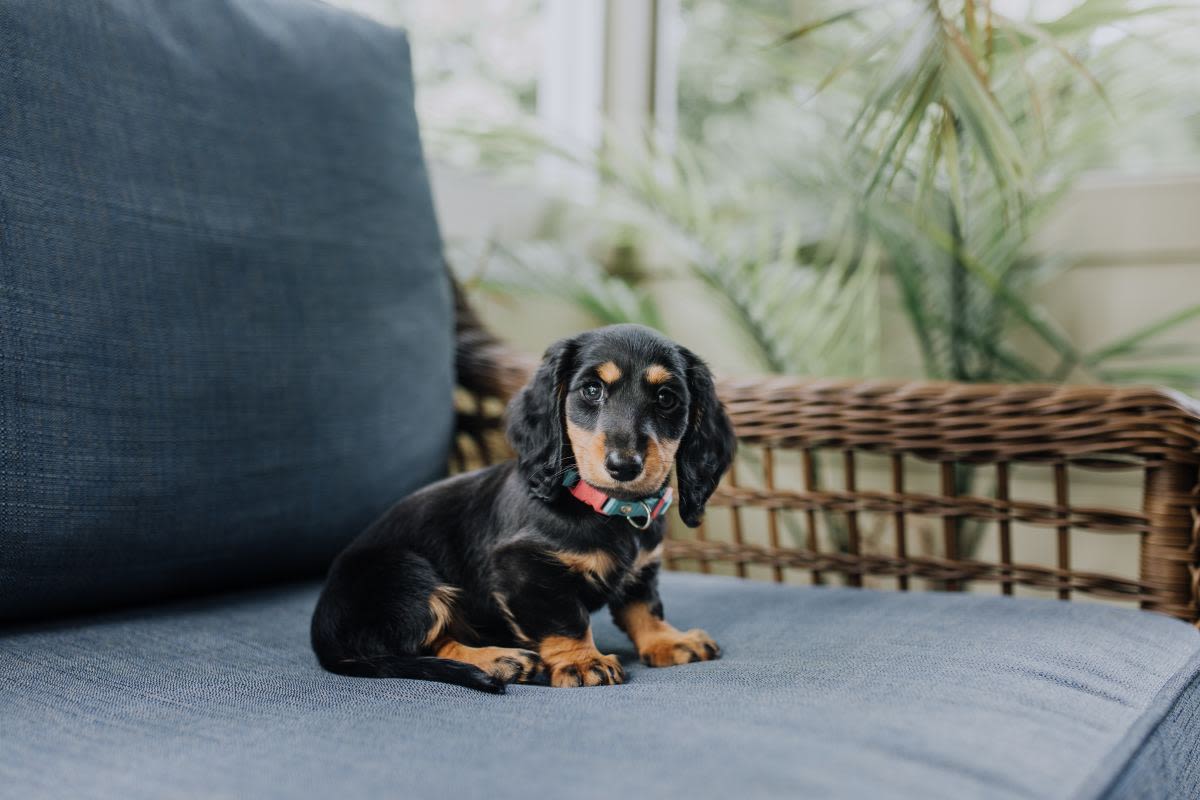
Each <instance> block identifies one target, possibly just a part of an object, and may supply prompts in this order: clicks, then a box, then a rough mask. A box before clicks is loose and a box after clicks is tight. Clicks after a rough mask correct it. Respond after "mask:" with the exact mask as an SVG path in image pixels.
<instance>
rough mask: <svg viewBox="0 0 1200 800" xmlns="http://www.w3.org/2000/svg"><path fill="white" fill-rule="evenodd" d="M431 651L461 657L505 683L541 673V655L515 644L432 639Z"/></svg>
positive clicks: (450, 656)
mask: <svg viewBox="0 0 1200 800" xmlns="http://www.w3.org/2000/svg"><path fill="white" fill-rule="evenodd" d="M433 652H434V655H436V656H437V657H438V658H448V659H450V660H452V661H461V662H463V663H464V664H470V665H471V666H473V667H476V668H478V669H481V670H483V671H484V672H486V673H487V674H488V675H491V676H492V677H494V678H497V679H499V680H502V681H504V682H505V683H530V682H531V681H533V680H534V679H536V678H537V676H538V675H540V674H541V673H542V659H541V657H540V656H539V655H538V654H537V653H535V652H533V651H532V650H521V649H518V648H516V647H471V646H469V645H465V644H462V643H461V642H458V641H455V640H454V639H449V638H446V639H442V640H440V641H438V642H437V643H435V645H434V648H433Z"/></svg>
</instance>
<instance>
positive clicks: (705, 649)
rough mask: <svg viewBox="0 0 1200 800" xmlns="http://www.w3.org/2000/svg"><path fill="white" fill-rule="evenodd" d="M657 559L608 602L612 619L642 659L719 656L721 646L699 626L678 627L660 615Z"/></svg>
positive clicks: (655, 662) (661, 661)
mask: <svg viewBox="0 0 1200 800" xmlns="http://www.w3.org/2000/svg"><path fill="white" fill-rule="evenodd" d="M658 567H659V565H658V563H653V564H650V565H648V566H647V567H646V568H645V569H643V570H642V571H641V573H639V574H638V577H637V579H636V580H635V581H634V582H633V583H632V584H631V585H630V586H629V587H628V588H627V589H626V590H625V592H624V594H623V595H622V597H621V599H620V600H619V601H617V602H614V603H613V604H612V616H613V621H614V622H616V623H617V627H619V628H620V629H621V630H623V631H625V633H626V635H627V636H629V638H630V640H632V641H633V644H634V646H635V647H636V648H637V651H638V656H639V657H640V658H641V659H642V663H644V664H647V665H649V666H651V667H670V666H673V665H675V664H687V663H688V662H691V661H710V660H712V659H714V658H720V657H721V648H720V647H718V646H717V643H716V642H714V641H713V640H712V638H711V637H709V635H708V634H707V633H705V632H704V631H702V630H700V629H699V628H693V629H692V630H690V631H681V630H679V629H677V628H675V627H674V626H673V625H670V624H668V623H667V622H666V621H665V620H664V619H663V607H662V600H660V599H659V597H658Z"/></svg>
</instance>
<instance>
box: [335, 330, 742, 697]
mask: <svg viewBox="0 0 1200 800" xmlns="http://www.w3.org/2000/svg"><path fill="white" fill-rule="evenodd" d="M607 362H612V363H613V364H615V365H616V366H617V367H618V368H619V370H620V372H621V373H622V377H621V379H620V380H618V381H614V382H612V383H611V384H610V383H603V384H602V386H601V388H602V394H603V396H602V398H601V399H599V400H593V399H589V397H590V395H589V393H592V392H595V391H596V388H595V386H594V384H596V383H597V382H598V381H597V365H599V364H603V363H607ZM650 365H659V366H661V367H663V368H665V370H666V371H667V372H669V373H670V374H671V376H673V377H672V378H671V380H670V381H669V382H668V383H662V384H651V383H649V382H648V380H646V379H644V378H643V376H644V375H646V374H648V373H646V370H647V369H648V368H649V367H650ZM589 386H590V387H591V388H589ZM568 420H569V421H570V422H571V425H572V426H573V427H574V428H575V429H576V430H577V431H585V432H586V433H587V435H589V436H590V435H595V434H603V435H604V437H605V439H604V441H605V443H606V444H607V445H608V447H609V449H610V450H612V449H619V450H620V451H621V452H622V453H626V454H640V456H641V457H644V458H645V459H646V460H647V462H646V463H647V465H648V466H647V467H646V469H645V473H644V475H643V476H641V477H639V478H638V479H636V480H633V481H629V482H626V483H625V484H621V483H620V482H612V483H611V484H610V485H607V486H600V487H598V488H600V489H601V490H602V491H604V492H605V493H607V494H609V495H611V496H615V497H624V498H626V499H634V498H637V497H641V496H645V495H648V494H651V493H652V491H656V490H657V489H659V488H661V485H662V483H664V482H665V481H666V480H668V479H669V470H670V463H669V462H665V469H666V472H665V473H664V474H663V476H662V480H661V481H657V482H655V484H654V485H653V486H652V487H647V486H645V485H639V484H638V483H637V481H638V480H642V478H645V479H646V480H650V479H651V477H655V478H656V477H657V476H651V475H650V467H649V464H651V463H652V461H653V459H654V457H655V454H656V453H658V454H662V453H664V452H667V450H665V449H663V448H669V447H670V446H671V444H672V443H673V442H676V441H677V442H678V449H677V450H676V451H675V452H676V457H675V467H676V469H677V471H678V476H679V481H678V483H679V495H680V503H679V508H680V512H681V515H682V517H683V520H684V521H685V522H686V523H687V524H688V525H691V526H695V525H697V524H698V523H699V521H700V518H701V516H702V515H703V512H704V504H705V502H706V501H707V500H708V498H709V496H710V495H711V494H712V492H713V489H714V488H715V487H716V484H717V481H718V480H719V479H720V476H721V474H722V473H723V472H724V471H725V469H726V468H727V467H728V465H729V463H730V461H731V459H732V458H733V453H734V438H733V432H732V428H731V426H730V424H729V420H728V418H727V417H726V415H725V412H724V410H723V408H722V407H721V404H720V402H719V401H718V399H717V397H716V393H715V389H714V387H713V381H712V376H711V375H710V374H709V371H708V368H707V367H706V366H705V365H704V363H703V362H702V361H701V360H700V359H698V358H697V357H696V356H695V355H693V354H692V353H690V352H689V351H687V350H685V349H684V348H682V347H679V346H678V345H676V344H674V343H673V342H670V341H669V340H667V339H665V338H663V337H662V336H660V335H658V334H657V333H655V332H653V331H651V330H649V329H646V328H642V327H639V326H633V325H619V326H612V327H609V328H603V329H600V330H596V331H591V332H587V333H584V334H581V335H579V336H576V337H574V338H572V339H566V340H563V341H560V342H557V343H555V344H554V345H552V346H551V347H550V348H549V349H548V350H547V351H546V355H545V358H544V360H543V363H542V365H541V367H540V368H539V369H538V371H537V373H536V375H535V376H534V377H533V379H532V380H531V381H530V383H529V384H528V385H527V386H526V387H525V388H524V389H523V390H522V391H521V392H520V394H519V395H518V396H517V397H516V398H514V400H513V402H512V404H511V406H510V409H509V419H508V434H509V438H510V441H511V442H512V444H513V447H514V450H515V451H516V453H517V458H516V459H515V460H513V461H508V462H505V463H502V464H498V465H495V466H492V467H488V468H485V469H482V470H478V471H476V472H472V473H468V474H465V475H459V476H456V477H453V478H450V479H447V480H444V481H441V482H439V483H436V484H433V485H431V486H428V487H426V488H424V489H422V490H420V491H418V492H416V493H414V494H412V495H410V496H409V497H407V498H405V499H404V500H402V501H400V502H399V503H397V504H396V505H395V506H393V507H392V508H391V509H390V510H389V511H387V512H386V513H385V514H384V515H383V516H382V517H381V518H380V519H379V520H377V521H376V522H375V523H373V524H372V525H371V526H369V527H368V528H367V530H365V531H364V532H363V533H362V534H361V535H360V536H359V537H358V538H357V539H355V541H354V542H352V543H351V544H350V545H349V546H348V547H347V548H346V550H345V551H344V552H342V554H341V555H339V556H338V558H337V559H336V560H335V561H334V563H333V565H332V567H331V568H330V572H329V576H328V580H327V582H326V585H325V588H324V591H323V592H322V594H321V597H320V600H319V601H318V603H317V608H316V611H315V612H314V614H313V620H312V645H313V649H314V651H315V652H316V654H317V657H318V659H319V661H320V663H321V664H322V665H323V666H324V667H325V668H326V669H328V670H330V671H332V672H337V673H341V674H344V675H354V676H367V677H402V678H417V679H425V680H435V681H443V682H447V683H456V684H460V685H463V686H469V687H472V688H475V689H481V690H484V691H491V692H497V693H499V692H503V691H504V685H505V682H506V680H508V679H511V677H509V678H505V677H504V676H499V675H496V674H489V673H488V672H485V671H484V670H483V669H481V668H478V667H476V666H472V665H470V664H467V663H464V662H462V661H457V660H451V659H449V658H438V657H435V656H434V655H433V651H434V646H433V645H432V644H431V643H430V641H429V636H430V630H431V628H432V627H433V626H434V621H435V615H434V613H433V611H432V610H431V607H430V597H431V595H433V594H434V592H435V589H437V587H451V588H452V591H453V597H454V602H453V615H452V619H451V620H450V624H449V626H448V627H447V628H446V629H445V630H444V631H443V632H442V638H443V639H445V638H449V639H452V640H453V641H455V642H458V643H462V644H465V645H469V646H496V647H512V648H521V649H524V650H531V651H537V650H538V649H539V647H540V646H541V645H542V644H543V643H544V642H545V640H546V639H547V637H569V638H572V639H576V638H579V637H584V636H586V634H587V631H588V628H589V624H590V623H589V615H590V613H591V612H593V611H595V610H597V609H598V608H600V607H601V606H603V605H605V604H608V605H609V606H610V608H612V609H613V613H614V615H618V614H619V612H620V610H621V609H622V608H623V607H625V606H626V605H627V604H630V603H635V602H636V603H645V604H647V606H648V607H649V608H650V609H651V612H652V613H653V614H654V615H655V616H657V617H658V618H661V617H662V604H661V601H660V600H659V598H658V592H657V588H656V585H657V576H658V565H657V564H656V563H653V562H649V563H648V562H647V560H646V554H647V553H649V552H651V551H653V550H654V549H655V548H656V547H657V546H658V545H659V544H660V543H661V541H662V537H663V526H664V521H665V520H664V518H661V517H660V518H659V519H658V520H656V521H655V522H654V523H652V524H651V525H649V527H648V528H647V529H645V530H638V529H637V528H635V527H634V526H632V525H630V524H629V521H628V520H626V519H624V518H622V517H607V516H604V515H602V514H599V513H597V512H595V511H594V510H592V509H591V508H589V507H588V506H586V505H584V504H583V503H581V502H580V501H579V500H577V499H576V498H575V497H573V496H572V495H570V494H569V493H568V492H566V491H564V490H562V487H561V482H562V477H563V473H564V471H565V470H566V469H568V468H571V467H576V468H579V469H580V471H581V472H584V474H585V477H587V472H586V469H587V464H582V465H581V464H580V461H579V456H580V454H577V453H575V452H574V450H573V448H572V446H571V442H570V437H569V435H568V431H567V427H566V425H567V422H568ZM659 461H660V462H662V461H663V460H662V459H661V458H659ZM589 463H590V462H589ZM592 469H593V470H595V464H594V463H593V464H592ZM597 475H599V473H597V472H594V471H593V478H595V477H596V476H597ZM600 477H603V476H602V475H601V476H600ZM597 479H598V478H597ZM623 486H630V487H634V489H624V488H622V487H623ZM648 488H649V489H650V490H647V489H648ZM583 556H587V557H593V558H599V559H600V563H607V564H611V565H612V569H611V570H603V571H601V572H599V573H597V574H589V573H587V572H585V571H581V570H580V569H577V568H576V569H573V568H571V566H569V564H571V563H572V561H571V560H572V559H573V558H577V557H583ZM639 556H641V558H640V559H639ZM529 655H530V656H532V655H533V654H532V653H530V654H529ZM605 682H615V680H608V679H606V680H605Z"/></svg>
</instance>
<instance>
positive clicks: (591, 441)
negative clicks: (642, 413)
mask: <svg viewBox="0 0 1200 800" xmlns="http://www.w3.org/2000/svg"><path fill="white" fill-rule="evenodd" d="M567 439H568V440H570V442H571V452H572V453H573V454H574V455H575V465H576V466H577V467H578V468H579V476H580V477H581V478H583V479H584V480H585V481H587V482H588V483H590V484H591V485H592V486H595V487H596V488H598V489H620V490H622V491H626V492H635V493H644V494H650V493H651V492H656V491H658V487H660V486H662V485H663V482H664V481H666V479H667V476H668V475H670V474H671V467H672V466H674V464H675V451H676V450H678V449H679V440H677V439H664V440H662V441H659V440H657V439H651V440H650V447H648V448H647V449H646V463H645V466H644V467H642V474H641V475H639V476H638V477H637V478H635V479H634V480H632V481H625V482H624V483H618V482H617V481H614V480H613V479H612V477H611V476H610V475H609V474H608V470H606V469H605V468H604V454H605V452H604V451H605V449H606V446H607V444H606V442H605V439H604V434H603V433H593V432H592V431H589V430H587V429H585V428H581V427H579V426H578V425H576V424H575V423H574V422H571V420H567Z"/></svg>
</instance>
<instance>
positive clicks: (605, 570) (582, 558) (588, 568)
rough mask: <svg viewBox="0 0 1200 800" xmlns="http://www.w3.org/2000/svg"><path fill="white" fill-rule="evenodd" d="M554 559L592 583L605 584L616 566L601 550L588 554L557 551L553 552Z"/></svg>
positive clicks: (611, 558)
mask: <svg viewBox="0 0 1200 800" xmlns="http://www.w3.org/2000/svg"><path fill="white" fill-rule="evenodd" d="M554 557H555V558H557V559H558V560H559V561H561V562H562V563H563V564H565V565H566V566H567V569H569V570H571V571H572V572H578V573H579V574H580V575H582V576H583V577H585V578H587V579H588V580H589V581H591V582H592V583H605V582H606V581H607V579H608V576H609V575H610V574H611V573H612V571H613V569H614V568H615V567H616V565H617V564H616V560H615V559H614V558H613V557H612V556H611V555H609V554H608V553H606V552H604V551H603V550H593V551H592V552H590V553H572V552H570V551H567V550H558V551H555V553H554Z"/></svg>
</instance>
